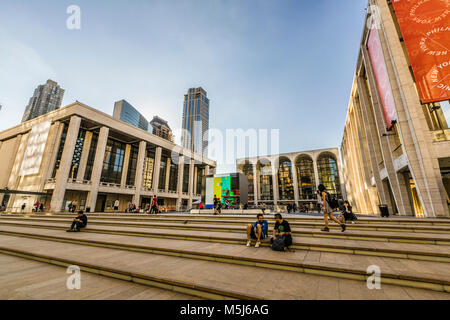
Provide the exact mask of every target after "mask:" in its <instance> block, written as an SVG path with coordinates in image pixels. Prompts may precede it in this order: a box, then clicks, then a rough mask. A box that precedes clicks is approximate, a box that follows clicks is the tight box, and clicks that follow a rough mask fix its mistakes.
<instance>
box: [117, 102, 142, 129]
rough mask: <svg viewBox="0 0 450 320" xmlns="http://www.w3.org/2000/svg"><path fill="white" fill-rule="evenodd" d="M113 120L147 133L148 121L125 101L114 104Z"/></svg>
mask: <svg viewBox="0 0 450 320" xmlns="http://www.w3.org/2000/svg"><path fill="white" fill-rule="evenodd" d="M113 117H114V118H115V119H118V120H121V121H123V122H126V123H129V124H131V125H133V126H135V127H137V128H140V129H142V130H145V131H148V121H147V119H145V118H144V116H143V115H142V114H140V113H139V111H137V110H136V108H135V107H133V106H132V105H131V104H129V103H128V102H127V101H126V100H120V101H117V102H116V103H115V104H114V114H113Z"/></svg>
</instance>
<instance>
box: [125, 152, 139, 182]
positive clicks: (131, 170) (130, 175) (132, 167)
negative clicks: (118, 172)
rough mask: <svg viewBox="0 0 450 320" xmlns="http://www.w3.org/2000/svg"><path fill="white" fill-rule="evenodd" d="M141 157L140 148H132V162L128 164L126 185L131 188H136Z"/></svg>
mask: <svg viewBox="0 0 450 320" xmlns="http://www.w3.org/2000/svg"><path fill="white" fill-rule="evenodd" d="M138 155H139V148H137V147H135V146H131V150H130V162H129V163H128V172H127V181H126V184H127V185H129V186H134V182H135V179H136V168H137V161H138Z"/></svg>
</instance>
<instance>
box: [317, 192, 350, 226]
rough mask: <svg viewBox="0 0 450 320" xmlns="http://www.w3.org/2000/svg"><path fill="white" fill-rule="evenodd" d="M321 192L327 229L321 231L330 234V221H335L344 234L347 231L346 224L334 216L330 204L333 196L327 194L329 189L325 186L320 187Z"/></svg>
mask: <svg viewBox="0 0 450 320" xmlns="http://www.w3.org/2000/svg"><path fill="white" fill-rule="evenodd" d="M318 188H319V192H320V194H321V195H322V203H323V218H324V220H325V228H323V229H322V230H321V231H324V232H329V231H330V229H329V228H328V219H331V220H333V221H334V222H336V223H338V224H339V225H340V226H341V228H342V232H344V231H345V229H346V225H345V223H342V222H340V221H339V220H338V219H337V218H336V217H335V216H334V215H333V208H332V206H331V204H330V199H331V195H330V194H329V193H328V192H327V188H325V186H324V185H323V184H320V185H319V187H318Z"/></svg>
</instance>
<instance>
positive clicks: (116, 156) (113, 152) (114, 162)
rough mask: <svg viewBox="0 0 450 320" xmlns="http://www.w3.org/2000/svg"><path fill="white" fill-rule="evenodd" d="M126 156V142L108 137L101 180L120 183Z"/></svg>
mask: <svg viewBox="0 0 450 320" xmlns="http://www.w3.org/2000/svg"><path fill="white" fill-rule="evenodd" d="M124 157H125V144H124V143H122V142H119V141H116V140H113V139H108V142H107V144H106V151H105V157H104V159H103V168H102V176H101V179H100V181H101V182H106V183H115V184H120V182H121V181H120V180H121V179H122V169H123V160H124Z"/></svg>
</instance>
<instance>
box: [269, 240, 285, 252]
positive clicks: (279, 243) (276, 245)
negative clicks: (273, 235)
mask: <svg viewBox="0 0 450 320" xmlns="http://www.w3.org/2000/svg"><path fill="white" fill-rule="evenodd" d="M272 250H273V251H284V237H277V239H276V240H273V239H272Z"/></svg>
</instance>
